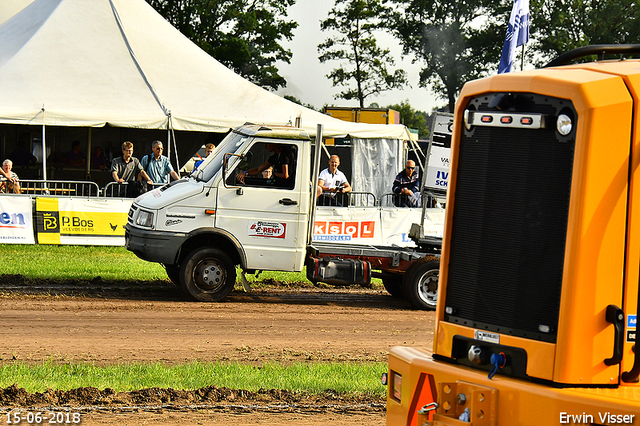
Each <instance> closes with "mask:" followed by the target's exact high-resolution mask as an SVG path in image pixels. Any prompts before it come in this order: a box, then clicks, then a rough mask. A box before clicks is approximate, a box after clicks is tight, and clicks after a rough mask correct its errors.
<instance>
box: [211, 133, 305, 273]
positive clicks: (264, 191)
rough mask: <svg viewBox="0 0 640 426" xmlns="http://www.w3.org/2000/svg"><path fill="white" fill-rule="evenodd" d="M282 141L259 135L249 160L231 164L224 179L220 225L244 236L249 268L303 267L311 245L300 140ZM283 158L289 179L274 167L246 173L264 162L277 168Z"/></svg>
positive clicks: (219, 202)
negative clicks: (306, 252) (303, 193)
mask: <svg viewBox="0 0 640 426" xmlns="http://www.w3.org/2000/svg"><path fill="white" fill-rule="evenodd" d="M277 142H279V143H277V144H274V143H273V140H264V139H262V140H260V139H257V140H256V141H255V142H254V143H253V144H252V145H251V146H250V147H249V149H248V152H247V153H246V155H245V160H244V161H236V162H235V164H233V165H232V166H231V167H232V169H231V170H229V171H228V173H227V176H228V177H227V179H226V182H224V184H223V183H222V182H221V184H220V185H219V191H218V203H217V209H216V227H218V228H222V229H225V230H227V231H229V232H230V233H232V234H233V235H234V236H235V237H236V238H237V239H238V240H239V242H240V243H241V244H242V247H243V249H244V250H245V254H246V257H247V268H248V269H258V270H278V271H300V270H302V265H303V263H304V256H305V250H306V235H305V229H306V226H305V225H306V222H307V215H308V213H307V211H306V209H303V206H306V205H307V204H308V203H307V202H304V201H303V200H302V190H301V189H302V183H303V181H305V179H303V176H302V173H300V169H301V163H302V161H301V158H300V152H301V148H302V146H301V143H296V142H290V143H289V142H287V143H284V142H281V141H277ZM276 151H277V152H276ZM273 163H276V164H273ZM282 163H286V165H287V171H288V174H289V178H288V179H282V178H277V177H276V176H275V175H274V170H273V168H272V169H271V174H270V176H269V172H267V171H266V170H265V172H263V173H260V174H258V175H253V176H252V175H248V176H245V175H244V173H245V172H246V171H249V170H255V168H257V167H260V166H261V165H271V166H272V167H275V168H278V167H279V166H281V165H282ZM263 167H264V166H263ZM278 171H279V170H278ZM276 174H277V173H276ZM240 175H242V178H240V177H239V176H240ZM306 181H308V178H307V179H306ZM307 185H308V182H307ZM305 196H306V195H305Z"/></svg>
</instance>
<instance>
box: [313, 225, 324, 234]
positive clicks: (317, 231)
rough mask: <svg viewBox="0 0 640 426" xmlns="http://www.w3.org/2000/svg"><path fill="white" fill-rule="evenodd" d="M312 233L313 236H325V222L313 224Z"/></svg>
mask: <svg viewBox="0 0 640 426" xmlns="http://www.w3.org/2000/svg"><path fill="white" fill-rule="evenodd" d="M313 233H314V234H326V233H327V222H315V224H314V225H313Z"/></svg>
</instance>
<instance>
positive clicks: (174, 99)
mask: <svg viewBox="0 0 640 426" xmlns="http://www.w3.org/2000/svg"><path fill="white" fill-rule="evenodd" d="M7 1H8V2H9V3H10V4H12V5H13V8H14V11H13V12H12V11H11V7H9V8H7V9H6V10H7V12H6V14H5V16H4V22H3V16H2V15H0V123H8V124H36V125H42V126H44V125H54V126H77V127H96V126H104V125H105V124H109V125H111V126H114V127H134V128H143V129H175V130H191V131H209V132H212V131H213V132H226V131H228V130H229V129H230V128H233V127H236V126H238V125H241V124H244V123H245V122H254V123H265V124H287V123H291V124H295V123H296V122H299V123H301V127H303V128H305V129H306V130H307V131H308V132H309V133H310V134H312V135H314V134H315V129H316V126H317V124H324V131H325V136H327V137H333V136H341V135H350V136H352V137H354V138H392V139H403V140H408V139H411V138H412V136H411V134H410V133H409V132H408V130H407V129H406V127H404V126H401V125H389V126H387V125H369V124H356V123H348V122H343V121H340V120H336V119H333V118H331V117H329V116H327V115H324V114H321V113H319V112H316V111H313V110H310V109H307V108H304V107H302V106H300V105H297V104H295V103H292V102H289V101H287V100H285V99H283V98H281V97H279V96H277V95H275V94H273V93H270V92H268V91H266V90H264V89H262V88H260V87H258V86H256V85H254V84H252V83H250V82H248V81H246V80H245V79H243V78H241V77H240V76H238V75H236V74H235V73H233V72H232V71H231V70H229V69H227V68H226V67H225V66H223V65H222V64H220V63H219V62H217V61H216V60H215V59H213V58H212V57H210V56H209V55H208V54H206V53H205V52H204V51H203V50H201V49H200V48H199V47H197V46H196V45H195V44H193V43H192V42H191V41H190V40H189V39H187V38H186V37H184V36H183V35H182V34H181V33H180V32H179V31H178V30H176V29H175V28H174V27H172V26H171V25H170V24H169V23H168V22H167V21H165V20H164V18H162V17H161V16H160V15H159V14H158V13H157V12H156V11H155V10H153V8H152V7H151V6H149V5H148V4H147V3H146V2H145V1H144V0H2V2H3V5H4V3H5V2H7ZM20 4H22V5H23V6H24V5H26V6H25V7H24V8H23V9H22V10H20V11H19V12H17V13H14V12H15V9H18V10H19V7H22V6H19V5H20ZM9 15H11V16H9ZM309 84H314V82H313V81H309Z"/></svg>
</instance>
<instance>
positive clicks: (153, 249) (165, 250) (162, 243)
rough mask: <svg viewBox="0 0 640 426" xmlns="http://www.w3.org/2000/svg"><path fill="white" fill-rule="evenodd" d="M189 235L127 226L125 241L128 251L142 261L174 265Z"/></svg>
mask: <svg viewBox="0 0 640 426" xmlns="http://www.w3.org/2000/svg"><path fill="white" fill-rule="evenodd" d="M187 237H188V235H187V234H184V233H176V232H160V231H154V230H144V229H139V228H134V227H132V226H131V225H130V224H127V225H126V226H125V233H124V240H125V247H126V248H127V250H129V251H131V252H133V253H134V254H135V255H136V256H138V257H139V258H140V259H143V260H147V261H149V262H158V263H162V264H165V265H174V264H175V263H176V260H177V259H178V254H179V253H180V247H182V243H183V242H184V241H185V240H186V239H187Z"/></svg>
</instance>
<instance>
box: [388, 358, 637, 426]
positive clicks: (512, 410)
mask: <svg viewBox="0 0 640 426" xmlns="http://www.w3.org/2000/svg"><path fill="white" fill-rule="evenodd" d="M389 371H390V372H393V373H397V374H401V375H402V377H403V383H402V396H401V398H400V401H396V400H391V399H389V400H388V401H387V425H389V426H391V425H393V426H397V425H409V424H410V423H409V421H410V419H412V418H415V415H414V413H412V412H410V411H409V409H410V407H411V402H412V401H414V400H415V389H416V387H415V385H416V384H417V383H416V382H415V381H413V378H417V377H420V376H421V375H430V376H432V378H433V382H434V383H435V385H436V388H437V386H439V385H441V384H443V383H449V382H454V383H464V384H465V385H467V386H469V385H476V386H480V387H486V388H489V389H495V390H496V392H497V399H498V401H497V404H496V405H495V410H496V412H495V413H494V412H489V413H487V412H486V408H484V410H485V412H483V413H476V412H472V413H471V419H472V423H471V424H476V423H473V420H474V419H475V418H478V417H479V416H480V415H482V416H483V417H491V418H495V420H496V422H495V424H496V425H498V426H512V425H519V426H539V425H554V424H563V423H564V424H590V423H598V424H609V423H612V424H615V423H618V424H621V423H627V424H637V423H638V422H639V421H640V420H639V419H640V388H638V387H620V388H602V389H585V388H564V389H558V388H552V387H549V386H544V385H541V384H535V383H531V382H525V381H521V380H514V379H510V378H506V377H503V376H500V375H496V376H495V377H494V378H493V379H488V378H487V375H486V374H485V373H484V372H479V371H477V370H472V369H470V368H466V367H461V366H459V365H452V364H447V363H444V362H438V361H434V360H433V359H432V358H431V356H430V355H429V354H428V353H427V352H425V351H420V350H417V349H413V348H406V347H395V348H392V349H391V353H390V355H389ZM405 384H406V385H405ZM435 399H436V401H435V402H439V403H440V402H441V401H442V399H443V398H441V395H436V398H435ZM420 408H421V407H418V409H420ZM458 408H459V407H453V408H452V409H450V410H449V412H446V411H445V410H444V407H443V404H440V406H439V407H438V409H437V414H439V415H441V416H447V415H449V416H450V415H451V413H452V412H457V411H456V410H457V409H458ZM612 420H613V421H612ZM445 424H448V423H445ZM451 424H454V423H453V422H452V423H451Z"/></svg>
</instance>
